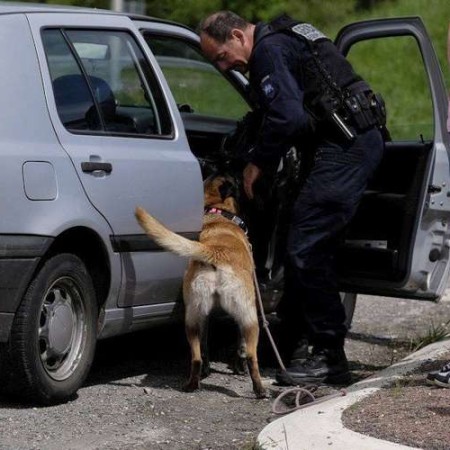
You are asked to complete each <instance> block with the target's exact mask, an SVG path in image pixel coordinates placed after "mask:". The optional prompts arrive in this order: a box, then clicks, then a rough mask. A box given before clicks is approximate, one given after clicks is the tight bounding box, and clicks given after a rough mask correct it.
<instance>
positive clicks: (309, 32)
mask: <svg viewBox="0 0 450 450" xmlns="http://www.w3.org/2000/svg"><path fill="white" fill-rule="evenodd" d="M291 30H292V31H293V32H294V33H295V34H298V35H300V36H303V37H304V38H305V39H308V41H312V42H314V41H318V40H319V39H328V38H327V37H326V36H325V35H324V34H323V33H322V32H321V31H319V30H318V29H317V28H314V27H313V26H312V25H311V24H309V23H299V24H298V25H295V26H293V27H292V28H291Z"/></svg>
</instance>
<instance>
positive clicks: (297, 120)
mask: <svg viewBox="0 0 450 450" xmlns="http://www.w3.org/2000/svg"><path fill="white" fill-rule="evenodd" d="M266 30H267V25H265V24H262V23H259V24H257V25H256V29H255V34H254V40H255V45H254V48H253V52H252V54H251V56H250V61H249V74H250V84H251V86H252V88H253V90H254V93H255V94H256V96H257V98H258V101H259V104H260V106H261V108H262V112H263V113H264V122H263V126H262V129H261V134H260V136H259V140H258V142H257V145H256V147H255V149H254V150H253V152H252V154H251V155H250V160H251V162H253V163H254V164H256V165H257V166H259V167H260V168H262V169H263V170H264V169H266V168H268V167H271V168H273V167H274V166H276V165H277V163H278V162H279V160H280V158H281V157H282V156H283V155H284V154H285V153H286V152H287V151H288V150H289V148H290V147H291V146H292V145H294V143H295V142H296V140H297V139H298V138H299V137H300V136H302V137H303V136H308V135H309V134H310V133H311V132H312V126H311V124H312V120H311V116H310V115H309V114H308V112H306V111H305V109H304V107H303V96H304V89H303V86H302V85H301V76H300V74H301V55H302V53H303V52H305V51H307V49H306V44H305V43H304V42H302V41H301V40H300V39H297V38H295V37H294V36H290V35H288V34H286V33H280V32H278V33H273V34H270V35H268V36H265V34H266ZM299 150H301V149H299Z"/></svg>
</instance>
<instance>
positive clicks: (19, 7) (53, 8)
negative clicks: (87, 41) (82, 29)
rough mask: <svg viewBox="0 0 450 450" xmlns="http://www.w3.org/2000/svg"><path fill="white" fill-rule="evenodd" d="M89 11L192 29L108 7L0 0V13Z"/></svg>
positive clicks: (169, 21)
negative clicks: (112, 9)
mask: <svg viewBox="0 0 450 450" xmlns="http://www.w3.org/2000/svg"><path fill="white" fill-rule="evenodd" d="M41 12H42V13H48V12H51V13H58V12H65V13H83V12H84V13H89V14H111V15H121V16H128V17H129V18H130V19H131V20H134V21H143V22H153V23H162V24H167V25H175V26H178V27H182V28H185V29H188V30H191V31H193V30H192V29H191V28H189V27H188V26H186V25H184V24H181V23H177V22H173V21H171V20H166V19H160V18H157V17H150V16H144V15H139V14H133V13H126V12H117V11H111V10H109V9H97V8H86V7H81V6H69V5H48V4H42V3H25V2H9V1H0V14H14V13H41Z"/></svg>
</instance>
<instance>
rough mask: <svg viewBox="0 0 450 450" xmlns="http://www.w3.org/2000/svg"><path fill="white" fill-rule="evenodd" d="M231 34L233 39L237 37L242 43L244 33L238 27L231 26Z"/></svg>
mask: <svg viewBox="0 0 450 450" xmlns="http://www.w3.org/2000/svg"><path fill="white" fill-rule="evenodd" d="M231 36H232V37H233V38H235V39H239V41H240V42H241V44H243V43H244V41H245V33H244V32H243V31H242V30H241V29H239V28H233V29H232V30H231Z"/></svg>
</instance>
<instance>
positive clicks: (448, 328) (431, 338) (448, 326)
mask: <svg viewBox="0 0 450 450" xmlns="http://www.w3.org/2000/svg"><path fill="white" fill-rule="evenodd" d="M449 336H450V320H448V321H447V322H445V323H441V324H439V325H435V324H434V322H431V323H430V326H429V328H428V330H427V332H426V334H425V335H423V336H419V337H417V338H416V339H414V340H413V341H412V342H411V351H412V352H415V351H417V350H420V349H421V348H423V347H426V346H427V345H430V344H433V343H434V342H438V341H442V340H444V339H447V338H448V337H449Z"/></svg>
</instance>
